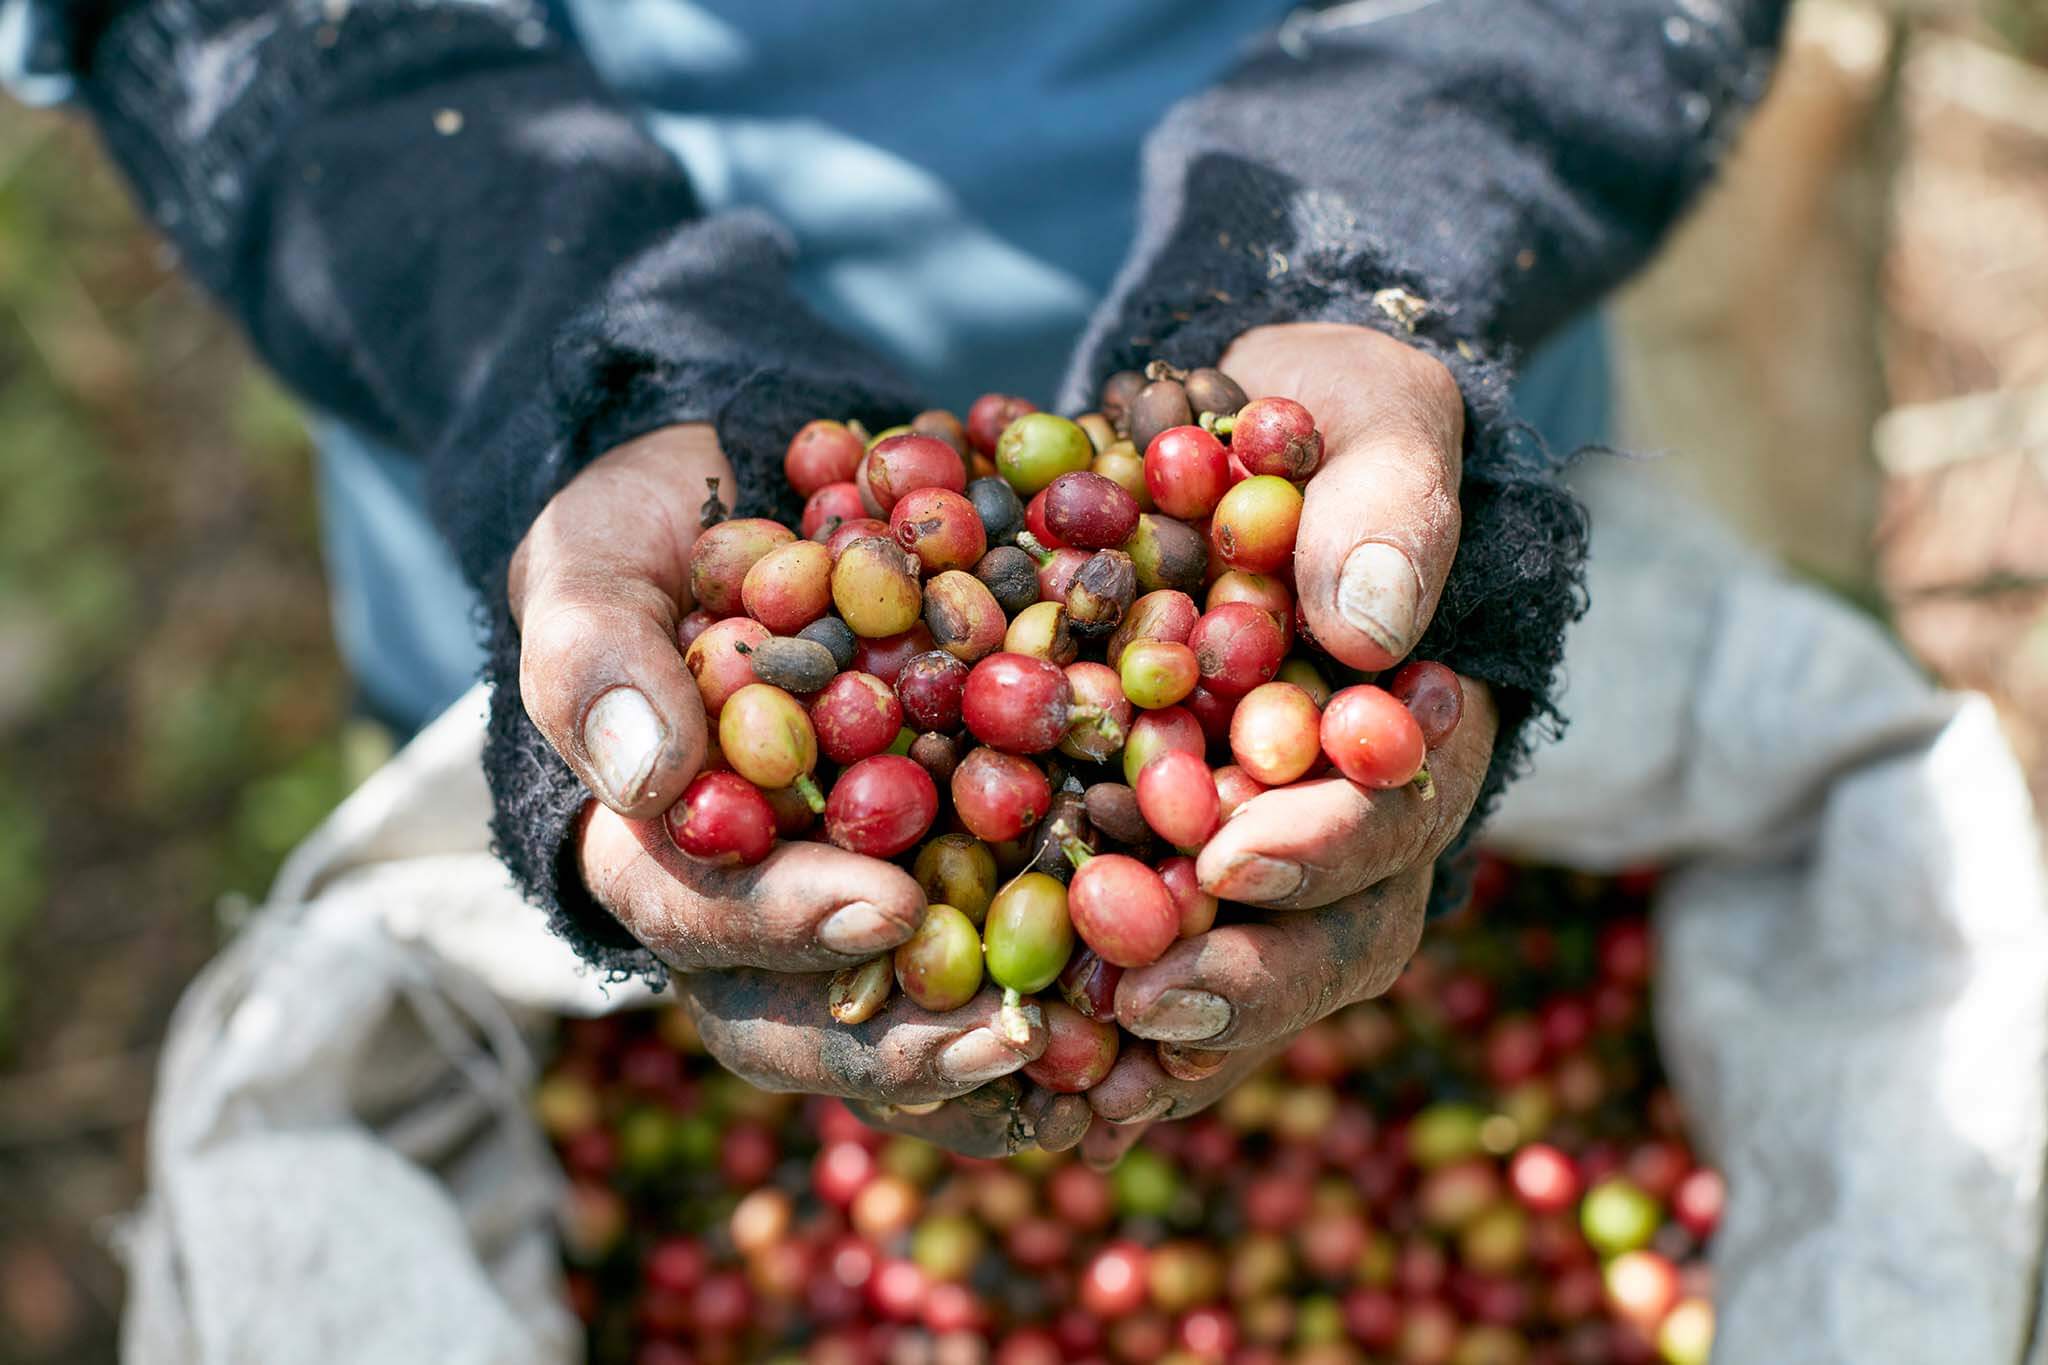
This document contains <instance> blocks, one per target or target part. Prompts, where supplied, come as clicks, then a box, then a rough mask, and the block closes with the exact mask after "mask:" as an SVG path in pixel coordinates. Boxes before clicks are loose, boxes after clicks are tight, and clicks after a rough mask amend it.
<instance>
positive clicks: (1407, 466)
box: [1082, 324, 1497, 1160]
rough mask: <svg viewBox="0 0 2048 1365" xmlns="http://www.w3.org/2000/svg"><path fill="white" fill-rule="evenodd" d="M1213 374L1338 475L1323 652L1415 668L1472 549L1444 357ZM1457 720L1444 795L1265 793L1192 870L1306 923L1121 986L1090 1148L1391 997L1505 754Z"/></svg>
mask: <svg viewBox="0 0 2048 1365" xmlns="http://www.w3.org/2000/svg"><path fill="white" fill-rule="evenodd" d="M1221 368H1222V369H1223V370H1224V371H1225V372H1226V373H1228V374H1229V375H1230V376H1231V377H1232V378H1233V379H1235V380H1237V382H1238V383H1239V384H1241V385H1242V386H1243V387H1244V389H1245V391H1246V393H1247V394H1249V395H1250V396H1252V397H1259V396H1261V395H1263V394H1274V393H1277V394H1285V395H1287V396H1289V397H1292V398H1294V399H1295V400H1296V401H1297V402H1300V403H1301V404H1303V405H1304V406H1305V407H1307V408H1308V409H1309V411H1310V412H1311V413H1313V414H1314V415H1315V417H1316V422H1317V426H1318V427H1319V428H1320V429H1321V431H1322V433H1323V439H1324V445H1325V452H1326V454H1325V459H1324V463H1323V465H1322V467H1321V468H1320V469H1319V470H1318V472H1317V474H1316V475H1315V477H1314V478H1313V479H1312V480H1311V481H1310V482H1309V485H1308V488H1307V495H1306V500H1305V502H1304V505H1303V508H1302V517H1301V529H1300V533H1299V536H1298V539H1297V541H1296V551H1295V564H1294V570H1295V584H1296V590H1297V595H1298V598H1299V601H1300V603H1301V607H1302V612H1303V615H1304V616H1305V617H1306V619H1307V621H1308V624H1309V628H1310V630H1311V631H1312V632H1313V633H1314V635H1315V637H1316V640H1317V642H1318V643H1319V644H1320V645H1322V647H1323V648H1324V649H1325V650H1327V651H1328V652H1329V653H1330V654H1331V655H1332V656H1334V657H1335V658H1337V659H1338V660H1340V661H1341V662H1343V663H1345V664H1348V665H1350V666H1351V667H1353V668H1356V669H1360V670H1363V671H1367V672H1378V671H1380V670H1382V669H1385V668H1388V667H1391V666H1392V665H1393V664H1395V663H1398V662H1399V661H1401V660H1402V659H1403V658H1405V657H1406V656H1407V655H1408V653H1409V652H1410V651H1411V650H1412V649H1413V648H1414V646H1415V643H1416V642H1417V641H1418V640H1419V639H1420V638H1421V636H1422V634H1423V631H1424V630H1425V629H1426V627H1427V626H1428V624H1429V620H1430V616H1431V614H1432V613H1433V612H1434V610H1435V608H1436V604H1437V601H1438V599H1439V597H1440V596H1441V594H1442V591H1443V584H1444V579H1445V577H1446V576H1447V575H1448V574H1449V572H1450V566H1451V560H1452V558H1453V557H1454V556H1455V555H1456V553H1457V546H1458V528H1459V519H1458V503H1457V490H1458V479H1459V473H1460V466H1461V448H1462V443H1463V437H1464V402H1463V399H1462V398H1461V396H1460V394H1459V392H1458V388H1457V384H1456V382H1455V381H1454V380H1453V379H1452V377H1451V375H1450V372H1449V371H1448V370H1446V369H1445V368H1444V367H1443V366H1442V365H1441V364H1440V363H1438V362H1437V361H1436V360H1434V359H1432V358H1431V357H1429V356H1427V355H1424V354H1423V353H1422V352H1420V351H1417V350H1415V349H1413V348H1412V347H1409V346H1406V345H1403V344H1402V343H1401V342H1399V341H1396V340H1394V339H1392V338H1390V337H1386V336H1383V335H1381V334H1379V333H1377V332H1374V331H1371V330H1369V329H1366V328H1360V327H1346V326H1339V325H1331V324H1289V325H1284V326H1275V327H1262V328H1258V329H1255V330H1253V331H1250V332H1247V333H1245V334H1244V335H1243V336H1242V337H1240V338H1239V339H1238V340H1237V342H1236V343H1235V344H1234V345H1233V346H1232V347H1231V349H1230V351H1229V352H1228V353H1227V354H1226V355H1225V356H1224V357H1223V359H1222V361H1221ZM1459 682H1460V685H1461V687H1462V688H1463V691H1464V708H1463V715H1462V718H1461V720H1460V722H1459V724H1458V727H1457V729H1456V730H1455V731H1454V732H1453V733H1452V735H1451V736H1450V738H1449V739H1448V740H1447V741H1446V742H1445V743H1444V744H1443V746H1442V747H1441V748H1439V749H1437V750H1434V751H1432V753H1431V754H1430V771H1431V774H1432V777H1433V779H1434V781H1435V793H1434V799H1424V798H1423V797H1422V796H1421V795H1420V794H1419V793H1418V792H1416V791H1415V790H1413V789H1410V788H1398V789H1394V790H1387V791H1376V790H1372V789H1368V788H1365V787H1362V786H1359V785H1358V784H1356V783H1353V782H1349V781H1346V780H1344V779H1342V778H1338V777H1332V778H1328V779H1325V780H1321V781H1316V782H1308V783H1301V784H1297V785H1295V786H1292V787H1288V788H1283V789H1278V790H1275V791H1271V792H1266V793H1263V794H1261V795H1260V796H1258V797H1256V798H1254V799H1253V800H1251V801H1249V802H1247V803H1245V805H1244V806H1242V807H1241V808H1239V810H1238V811H1237V812H1236V813H1235V814H1234V815H1233V817H1232V818H1231V820H1230V821H1229V822H1228V823H1226V824H1225V825H1224V826H1223V828H1222V829H1220V830H1219V831H1217V833H1216V834H1215V835H1214V836H1212V837H1211V838H1210V840H1209V842H1208V844H1207V845H1206V846H1205V847H1204V848H1203V849H1202V851H1201V854H1200V856H1199V858H1198V859H1197V860H1196V871H1197V875H1198V877H1199V878H1200V880H1201V883H1202V886H1203V888H1204V889H1205V890H1207V891H1209V892H1210V893H1211V894H1214V895H1216V896H1218V897H1219V898H1221V899H1223V900H1226V901H1232V902H1237V903H1239V904H1240V905H1243V906H1249V907H1259V908H1266V909H1288V910H1299V911H1303V912H1304V913H1300V914H1287V915H1275V916H1270V917H1266V918H1263V919H1251V918H1246V919H1243V920H1240V921H1239V922H1236V923H1226V924H1223V925H1220V926H1218V927H1217V928H1215V929H1212V930H1211V931H1209V932H1208V933H1206V934H1203V935H1200V936H1198V937H1196V938H1193V939H1189V940H1186V941H1184V942H1182V943H1179V944H1177V945H1175V946H1174V947H1173V948H1171V949H1169V950H1168V952H1167V953H1166V955H1165V956H1164V957H1163V958H1161V959H1160V960H1159V961H1158V962H1156V963H1154V964H1152V965H1151V966H1149V967H1145V968H1141V969H1138V970H1135V971H1131V972H1127V973H1126V974H1125V975H1124V978H1123V980H1122V982H1121V983H1120V985H1119V987H1118V990H1117V1017H1118V1020H1119V1022H1120V1023H1121V1024H1122V1025H1123V1026H1124V1028H1125V1029H1126V1030H1127V1031H1128V1032H1130V1033H1132V1034H1134V1035H1136V1036H1137V1037H1139V1038H1147V1039H1151V1040H1154V1044H1155V1045H1154V1046H1145V1045H1143V1044H1139V1045H1135V1046H1131V1047H1128V1048H1127V1049H1126V1050H1125V1053H1124V1055H1123V1056H1121V1057H1120V1058H1119V1059H1118V1061H1117V1063H1116V1066H1115V1067H1114V1068H1113V1069H1112V1070H1111V1072H1110V1074H1109V1076H1108V1077H1106V1078H1105V1079H1104V1080H1103V1081H1102V1083H1101V1084H1099V1085H1098V1086H1097V1087H1096V1088H1095V1089H1094V1090H1093V1091H1091V1092H1090V1093H1089V1100H1090V1103H1091V1104H1092V1106H1093V1107H1094V1109H1095V1111H1096V1113H1097V1115H1098V1116H1100V1118H1101V1119H1102V1120H1104V1123H1099V1124H1097V1125H1096V1126H1095V1128H1094V1129H1092V1130H1091V1132H1090V1134H1089V1135H1088V1138H1087V1139H1086V1141H1085V1142H1084V1144H1083V1148H1082V1150H1083V1152H1084V1153H1085V1154H1087V1155H1089V1156H1090V1158H1091V1159H1095V1160H1113V1159H1114V1158H1115V1157H1116V1156H1119V1155H1121V1153H1122V1150H1123V1148H1125V1147H1127V1146H1128V1145H1129V1144H1130V1142H1131V1141H1134V1140H1135V1138H1136V1136H1137V1133H1138V1132H1140V1131H1142V1128H1143V1125H1144V1124H1145V1123H1147V1122H1149V1121H1153V1120H1157V1119H1162V1118H1179V1117H1183V1116H1185V1115H1187V1114H1191V1113H1194V1112H1196V1111H1198V1110H1199V1109H1201V1108H1203V1107H1205V1106H1207V1105H1208V1104H1211V1103H1213V1102H1214V1101H1215V1100H1216V1099H1218V1098H1220V1097H1221V1096H1222V1095H1224V1094H1225V1093H1227V1092H1228V1091H1229V1089H1230V1088H1231V1087H1232V1086H1233V1085H1235V1084H1236V1083H1237V1081H1238V1080H1240V1079H1241V1078H1242V1077H1243V1076H1244V1075H1245V1074H1246V1073H1247V1072H1249V1071H1250V1070H1252V1069H1253V1068H1255V1067H1256V1066H1257V1065H1258V1063H1259V1062H1261V1061H1263V1060H1264V1059H1265V1058H1266V1057H1267V1056H1269V1055H1271V1054H1272V1053H1273V1052H1275V1051H1277V1050H1278V1049H1279V1048H1281V1047H1283V1046H1285V1044H1286V1042H1287V1041H1288V1040H1289V1039H1290V1038H1292V1037H1293V1036H1294V1034H1296V1033H1298V1032H1299V1031H1300V1030H1301V1029H1303V1028H1305V1027H1306V1026H1307V1025H1309V1024H1310V1023H1313V1022H1314V1021H1315V1020H1317V1019H1319V1018H1321V1017H1323V1016H1324V1015H1326V1014H1328V1013H1330V1012H1332V1011H1333V1010H1336V1009H1338V1008H1340V1007H1342V1006H1343V1005H1346V1004H1349V1003H1351V1002H1353V1001H1355V1000H1362V999H1366V998H1368V997H1370V996H1373V995H1377V994H1379V993H1381V992H1382V991H1384V990H1386V988H1387V987H1388V986H1389V985H1391V984H1392V982H1393V980H1394V978H1395V977H1396V976H1398V975H1399V973H1400V971H1401V968H1402V966H1403V965H1405V964H1406V962H1407V960H1408V958H1409V957H1410V956H1411V955H1412V954H1413V952H1414V950H1415V946H1416V944H1417V942H1418V941H1419V940H1420V937H1421V933H1422V920H1423V914H1424V911H1425V909H1426V907H1427V905H1428V899H1429V888H1430V883H1431V876H1432V865H1433V863H1434V861H1435V859H1436V857H1437V856H1438V855H1439V854H1440V853H1441V852H1442V851H1443V850H1444V849H1445V848H1446V847H1448V846H1449V845H1450V843H1451V841H1452V840H1453V839H1454V838H1456V837H1457V834H1458V832H1459V830H1460V829H1461V828H1462V827H1463V825H1464V823H1465V819H1466V817H1467V816H1468V815H1469V814H1470V812H1471V808H1472V805H1473V802H1474V801H1475V800H1476V798H1477V796H1478V792H1479V788H1480V785H1481V783H1482V782H1483V780H1484V778H1485V774H1486V770H1487V766H1488V764H1489V762H1490V760H1491V758H1492V752H1493V741H1494V733H1495V729H1496V725H1497V718H1496V715H1495V712H1494V708H1493V704H1492V699H1491V696H1490V694H1489V693H1488V691H1487V689H1486V687H1485V686H1484V685H1483V684H1481V683H1479V682H1477V681H1475V680H1473V679H1470V678H1461V679H1460V680H1459Z"/></svg>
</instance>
